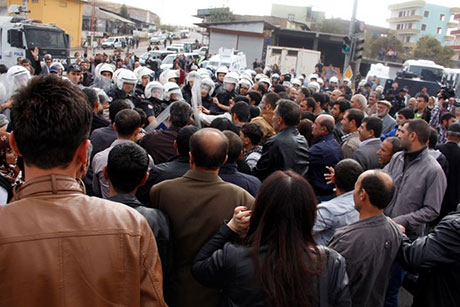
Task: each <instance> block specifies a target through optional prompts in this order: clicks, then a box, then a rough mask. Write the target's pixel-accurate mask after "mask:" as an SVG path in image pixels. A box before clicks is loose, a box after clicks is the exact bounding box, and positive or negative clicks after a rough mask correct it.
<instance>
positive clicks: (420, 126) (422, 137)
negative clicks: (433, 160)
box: [406, 119, 430, 145]
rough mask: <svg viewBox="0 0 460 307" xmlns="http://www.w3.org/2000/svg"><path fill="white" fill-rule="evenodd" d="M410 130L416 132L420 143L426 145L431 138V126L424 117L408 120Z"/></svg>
mask: <svg viewBox="0 0 460 307" xmlns="http://www.w3.org/2000/svg"><path fill="white" fill-rule="evenodd" d="M406 123H407V124H408V126H407V129H408V130H409V132H415V134H417V139H418V141H419V142H420V144H422V145H425V144H426V143H427V142H428V139H429V138H430V126H428V123H427V122H426V121H424V120H423V119H410V120H408V121H407V122H406Z"/></svg>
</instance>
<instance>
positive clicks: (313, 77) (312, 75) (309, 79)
mask: <svg viewBox="0 0 460 307" xmlns="http://www.w3.org/2000/svg"><path fill="white" fill-rule="evenodd" d="M318 78H319V77H318V75H317V74H311V75H310V76H309V77H308V81H311V79H315V80H318Z"/></svg>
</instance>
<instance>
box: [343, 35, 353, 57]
mask: <svg viewBox="0 0 460 307" xmlns="http://www.w3.org/2000/svg"><path fill="white" fill-rule="evenodd" d="M350 51H351V38H350V37H349V36H345V37H344V38H343V45H342V53H346V54H348V53H350Z"/></svg>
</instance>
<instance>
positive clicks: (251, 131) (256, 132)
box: [241, 123, 264, 146]
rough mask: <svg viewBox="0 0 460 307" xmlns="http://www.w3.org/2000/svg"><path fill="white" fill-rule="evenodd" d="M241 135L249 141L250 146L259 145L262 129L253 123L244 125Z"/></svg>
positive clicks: (262, 134)
mask: <svg viewBox="0 0 460 307" xmlns="http://www.w3.org/2000/svg"><path fill="white" fill-rule="evenodd" d="M241 132H242V133H243V135H244V136H245V137H247V138H249V139H250V140H251V144H252V145H254V146H255V145H259V143H260V141H261V140H262V137H263V136H264V133H263V130H262V128H261V127H260V126H259V125H257V124H255V123H248V124H244V125H243V127H242V128H241Z"/></svg>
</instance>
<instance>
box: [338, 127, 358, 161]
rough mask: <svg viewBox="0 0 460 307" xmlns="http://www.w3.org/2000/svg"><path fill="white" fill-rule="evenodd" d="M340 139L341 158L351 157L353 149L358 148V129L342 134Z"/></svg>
mask: <svg viewBox="0 0 460 307" xmlns="http://www.w3.org/2000/svg"><path fill="white" fill-rule="evenodd" d="M342 140H343V142H342V145H341V147H342V158H343V159H348V158H352V157H353V153H354V152H355V150H356V149H358V148H359V143H360V141H359V133H358V131H355V132H353V133H350V134H347V135H345V136H343V137H342Z"/></svg>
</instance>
